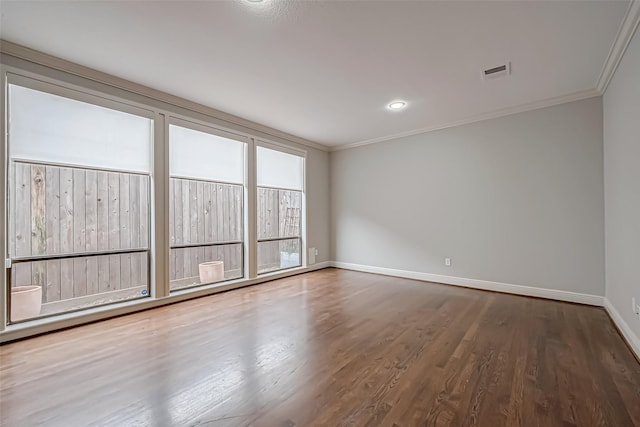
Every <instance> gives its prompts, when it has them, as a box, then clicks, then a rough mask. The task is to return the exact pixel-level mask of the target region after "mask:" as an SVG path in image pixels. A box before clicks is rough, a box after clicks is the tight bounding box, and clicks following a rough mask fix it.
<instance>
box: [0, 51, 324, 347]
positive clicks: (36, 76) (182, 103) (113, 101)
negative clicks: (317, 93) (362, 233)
mask: <svg viewBox="0 0 640 427" xmlns="http://www.w3.org/2000/svg"><path fill="white" fill-rule="evenodd" d="M1 48H2V49H0V50H2V56H0V79H2V81H1V82H0V102H2V103H3V105H4V107H5V108H4V109H3V113H4V114H3V117H2V119H1V120H0V132H1V133H2V135H3V137H4V138H3V146H2V147H0V164H1V165H2V167H3V168H4V170H3V171H2V172H0V215H1V216H2V218H1V219H0V221H2V224H1V225H0V240H2V241H3V242H6V243H5V244H4V245H0V252H2V256H3V259H4V260H5V274H4V275H2V278H1V279H0V343H2V342H7V341H11V340H14V339H20V338H25V337H29V336H32V335H36V334H40V333H46V332H51V331H55V330H59V329H61V328H66V327H71V326H75V325H80V324H84V323H87V322H91V321H97V320H103V319H107V318H110V317H113V316H118V315H123V314H129V313H135V312H137V311H141V310H145V309H149V308H153V307H159V306H163V305H166V304H170V303H174V302H178V301H184V300H188V299H192V298H197V297H200V296H206V295H212V294H215V293H218V292H222V291H227V290H231V289H237V288H241V287H245V286H251V285H254V284H258V283H262V282H266V281H269V280H273V279H277V278H283V277H288V276H291V275H292V274H297V273H298V272H301V271H305V270H307V249H306V246H307V245H306V205H305V202H306V199H305V195H306V188H305V189H304V190H303V192H302V193H303V194H302V196H303V197H302V212H301V217H302V224H301V228H302V229H301V237H300V239H301V256H302V263H301V264H302V265H301V266H300V267H293V268H290V269H287V270H279V271H274V272H269V273H264V274H261V275H260V276H258V275H257V265H256V263H257V241H256V237H257V236H256V228H257V227H256V225H257V224H256V198H257V197H256V196H257V188H256V175H257V171H256V161H255V160H256V145H257V144H262V145H264V146H266V148H272V149H274V148H275V149H276V150H279V151H283V152H288V153H290V154H294V155H299V156H301V157H303V158H304V159H305V167H304V170H303V172H304V175H303V179H305V177H306V159H307V157H306V153H307V152H306V150H304V149H298V148H295V147H304V145H306V144H305V143H304V142H297V141H296V140H295V139H288V138H287V137H286V136H285V137H283V136H279V135H278V134H277V133H272V130H270V129H269V128H265V127H261V126H260V125H257V124H255V123H252V122H249V121H243V120H241V119H236V118H235V117H234V116H231V115H228V114H226V113H222V112H219V111H217V110H214V109H211V108H208V107H204V106H201V105H199V104H197V103H195V102H193V101H190V100H188V99H181V98H178V97H173V96H170V95H167V94H164V93H163V92H160V91H156V90H153V89H149V88H145V87H144V86H141V85H137V84H135V83H132V82H128V81H126V80H123V79H119V78H116V77H113V76H110V75H108V74H106V73H102V72H99V71H95V70H90V69H86V68H84V67H81V66H79V65H76V64H73V63H68V62H66V61H61V60H59V59H57V58H54V57H48V56H47V55H43V54H40V53H37V52H35V53H34V54H33V55H32V54H31V53H29V55H27V56H22V55H17V56H16V54H15V53H11V52H13V51H5V50H4V46H1ZM7 52H9V53H7ZM5 53H6V55H5ZM16 79H17V80H16ZM20 81H27V82H29V83H25V84H21V83H20ZM9 83H15V84H20V85H21V86H25V87H28V88H30V89H35V90H42V89H41V87H42V86H47V87H48V89H49V90H47V89H45V90H43V91H44V92H47V93H52V94H53V95H61V96H64V97H67V98H70V99H74V100H77V101H80V102H89V103H90V104H95V105H97V106H101V107H105V108H111V109H114V110H117V111H123V112H126V113H132V114H136V115H139V116H142V117H147V118H150V119H151V120H152V134H153V141H152V144H151V147H150V152H149V155H150V172H149V181H150V183H149V194H148V197H149V201H148V203H149V215H150V224H149V234H150V236H149V243H148V245H149V253H150V256H149V259H148V269H149V272H150V274H149V276H148V284H149V290H150V293H149V295H147V297H146V298H140V299H134V300H125V301H121V302H114V303H112V304H108V305H102V306H92V307H88V308H86V309H82V310H80V311H73V312H63V313H60V314H56V315H53V316H51V317H46V318H43V317H38V318H34V319H33V320H28V321H25V322H18V323H12V324H9V323H8V312H7V308H8V303H7V294H8V292H9V291H10V281H9V280H7V279H8V269H7V268H6V267H7V262H6V260H7V257H8V253H7V250H8V248H9V243H8V241H7V237H8V227H7V225H8V212H9V211H8V206H7V204H8V196H9V192H8V189H9V188H8V179H7V178H8V175H9V172H10V168H9V167H8V166H9V156H8V154H9V153H8V136H7V126H8V122H7V110H8V109H7V108H6V107H7V101H8V84H9ZM170 120H184V121H186V122H189V123H191V124H195V125H196V126H197V125H201V126H205V127H207V128H213V129H216V130H217V131H218V132H229V133H230V134H232V135H234V136H238V137H240V138H243V139H245V140H247V141H248V143H247V145H246V147H247V150H246V152H245V165H244V166H245V181H244V183H245V184H244V186H245V188H244V203H243V205H244V242H245V245H244V248H245V250H244V257H243V261H244V278H241V279H233V280H230V281H225V282H224V283H213V284H210V285H203V286H198V287H196V288H186V289H181V290H177V291H174V292H171V291H170V283H169V277H170V275H169V250H168V248H169V218H168V214H169V200H168V197H169V182H170V178H169V141H168V139H169V121H170ZM223 136H225V137H226V135H224V134H223ZM271 138H273V140H272V139H271ZM232 139H236V138H232ZM309 146H311V147H313V145H312V144H309ZM86 168H88V167H85V169H86ZM123 172H132V173H138V172H137V171H123ZM5 290H6V291H7V292H5Z"/></svg>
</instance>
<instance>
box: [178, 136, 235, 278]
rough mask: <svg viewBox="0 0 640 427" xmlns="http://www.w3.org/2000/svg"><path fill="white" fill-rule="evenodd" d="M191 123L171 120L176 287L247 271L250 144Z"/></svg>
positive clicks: (230, 276)
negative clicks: (247, 158) (247, 155)
mask: <svg viewBox="0 0 640 427" xmlns="http://www.w3.org/2000/svg"><path fill="white" fill-rule="evenodd" d="M186 126H187V124H184V126H178V125H175V124H171V125H170V126H169V159H170V160H169V164H170V166H169V169H170V175H171V177H170V183H169V242H170V245H171V250H170V255H169V260H170V268H169V274H170V288H171V290H177V289H183V288H188V287H192V286H198V285H202V284H208V283H215V282H222V281H225V280H231V279H237V278H241V277H244V243H243V242H244V215H243V207H244V182H245V169H244V164H245V151H246V144H245V143H244V142H240V141H238V140H236V139H232V138H231V137H233V135H231V134H224V133H222V132H216V134H214V133H212V132H214V131H213V130H212V129H208V128H199V130H196V129H192V128H189V127H186ZM191 126H193V125H191ZM222 135H225V136H222ZM226 136H230V137H226ZM237 138H241V137H237Z"/></svg>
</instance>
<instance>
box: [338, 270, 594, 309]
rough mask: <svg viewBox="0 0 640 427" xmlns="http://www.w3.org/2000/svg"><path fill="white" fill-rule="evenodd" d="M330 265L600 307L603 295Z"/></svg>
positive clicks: (412, 272)
mask: <svg viewBox="0 0 640 427" xmlns="http://www.w3.org/2000/svg"><path fill="white" fill-rule="evenodd" d="M331 265H332V266H333V267H336V268H343V269H345V270H355V271H362V272H365V273H376V274H384V275H386V276H395V277H403V278H406V279H415V280H423V281H427V282H435V283H444V284H446V285H455V286H463V287H466V288H474V289H482V290H485V291H496V292H504V293H508V294H515V295H524V296H530V297H538V298H547V299H553V300H558V301H567V302H575V303H579V304H587V305H595V306H598V307H602V306H603V305H604V297H603V296H600V295H590V294H580V293H576V292H568V291H559V290H556V289H546V288H535V287H533V286H523V285H512V284H510V283H500V282H490V281H487V280H478V279H467V278H464V277H453V276H442V275H439V274H430V273H421V272H418V271H407V270H396V269H393V268H384V267H373V266H369V265H359V264H351V263H347V262H339V261H332V262H331Z"/></svg>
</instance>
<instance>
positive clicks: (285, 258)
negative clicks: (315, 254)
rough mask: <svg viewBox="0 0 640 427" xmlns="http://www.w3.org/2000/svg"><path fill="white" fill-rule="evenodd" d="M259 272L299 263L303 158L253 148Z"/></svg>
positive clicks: (266, 149)
mask: <svg viewBox="0 0 640 427" xmlns="http://www.w3.org/2000/svg"><path fill="white" fill-rule="evenodd" d="M256 150H257V151H256V162H257V184H258V203H257V211H258V212H257V218H258V225H257V226H258V228H257V232H258V274H263V273H267V272H272V271H277V270H282V269H286V268H292V267H299V266H301V265H302V241H301V235H302V234H301V232H302V230H301V227H302V205H303V188H304V158H303V157H301V156H298V155H294V154H290V153H285V152H282V151H278V150H275V149H270V148H266V147H263V146H258V147H256Z"/></svg>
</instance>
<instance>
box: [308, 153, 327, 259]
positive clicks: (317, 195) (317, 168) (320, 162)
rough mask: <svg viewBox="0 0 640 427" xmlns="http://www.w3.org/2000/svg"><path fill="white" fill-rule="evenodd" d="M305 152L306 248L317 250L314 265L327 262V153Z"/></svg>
mask: <svg viewBox="0 0 640 427" xmlns="http://www.w3.org/2000/svg"><path fill="white" fill-rule="evenodd" d="M305 149H306V150H307V161H306V163H305V166H306V169H307V181H306V196H307V206H306V207H307V247H310V248H311V247H315V248H316V249H318V256H317V257H316V263H319V262H324V261H329V260H331V257H330V244H329V239H330V235H329V153H327V152H326V151H320V150H316V149H314V148H309V147H305Z"/></svg>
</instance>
